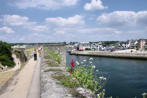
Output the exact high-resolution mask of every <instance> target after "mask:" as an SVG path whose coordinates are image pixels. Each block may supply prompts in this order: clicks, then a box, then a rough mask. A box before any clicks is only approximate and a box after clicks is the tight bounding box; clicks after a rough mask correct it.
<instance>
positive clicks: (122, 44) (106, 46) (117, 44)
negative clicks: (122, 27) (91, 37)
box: [68, 39, 147, 52]
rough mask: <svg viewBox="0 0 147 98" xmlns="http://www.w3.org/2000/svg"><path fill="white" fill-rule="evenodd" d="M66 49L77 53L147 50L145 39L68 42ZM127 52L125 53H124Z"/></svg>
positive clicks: (146, 40)
mask: <svg viewBox="0 0 147 98" xmlns="http://www.w3.org/2000/svg"><path fill="white" fill-rule="evenodd" d="M68 47H70V48H72V49H73V50H78V51H89V50H90V51H109V52H115V51H121V50H122V51H125V52H144V51H146V50H147V39H138V40H127V41H98V42H70V43H69V44H68ZM126 50H127V51H126Z"/></svg>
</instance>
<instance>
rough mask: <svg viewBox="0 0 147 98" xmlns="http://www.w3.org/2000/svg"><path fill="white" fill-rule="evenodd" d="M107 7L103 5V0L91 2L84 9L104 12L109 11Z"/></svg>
mask: <svg viewBox="0 0 147 98" xmlns="http://www.w3.org/2000/svg"><path fill="white" fill-rule="evenodd" d="M107 8H108V7H107V6H104V5H103V2H102V1H101V0H91V2H90V3H86V4H85V6H84V9H85V10H87V11H90V10H104V9H107Z"/></svg>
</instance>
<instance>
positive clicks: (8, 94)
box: [0, 59, 40, 98]
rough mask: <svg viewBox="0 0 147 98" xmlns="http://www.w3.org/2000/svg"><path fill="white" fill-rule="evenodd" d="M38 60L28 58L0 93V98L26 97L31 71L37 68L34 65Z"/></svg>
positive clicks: (30, 81) (31, 76) (30, 80)
mask: <svg viewBox="0 0 147 98" xmlns="http://www.w3.org/2000/svg"><path fill="white" fill-rule="evenodd" d="M39 60H40V59H39ZM39 60H38V61H34V60H33V59H30V60H29V61H28V63H27V64H26V65H25V66H24V68H23V69H22V70H21V71H20V72H19V74H18V75H16V76H15V77H14V79H13V80H12V82H11V83H10V84H9V86H8V88H7V89H6V90H5V92H4V93H3V94H1V95H0V98H27V96H28V91H30V86H31V84H32V78H33V73H34V71H35V70H36V69H35V68H37V67H36V66H35V65H38V63H39Z"/></svg>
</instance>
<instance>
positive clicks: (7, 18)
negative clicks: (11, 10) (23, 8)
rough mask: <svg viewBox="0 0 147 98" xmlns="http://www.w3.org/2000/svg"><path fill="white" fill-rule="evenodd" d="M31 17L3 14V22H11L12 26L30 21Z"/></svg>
mask: <svg viewBox="0 0 147 98" xmlns="http://www.w3.org/2000/svg"><path fill="white" fill-rule="evenodd" d="M28 20H29V18H28V17H23V16H19V15H4V16H3V19H2V21H3V23H4V24H9V25H11V26H20V25H24V24H26V23H28Z"/></svg>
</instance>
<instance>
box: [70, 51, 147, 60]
mask: <svg viewBox="0 0 147 98" xmlns="http://www.w3.org/2000/svg"><path fill="white" fill-rule="evenodd" d="M69 54H70V55H81V56H97V57H109V58H125V59H142V60H147V54H146V53H116V52H100V51H70V52H69Z"/></svg>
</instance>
